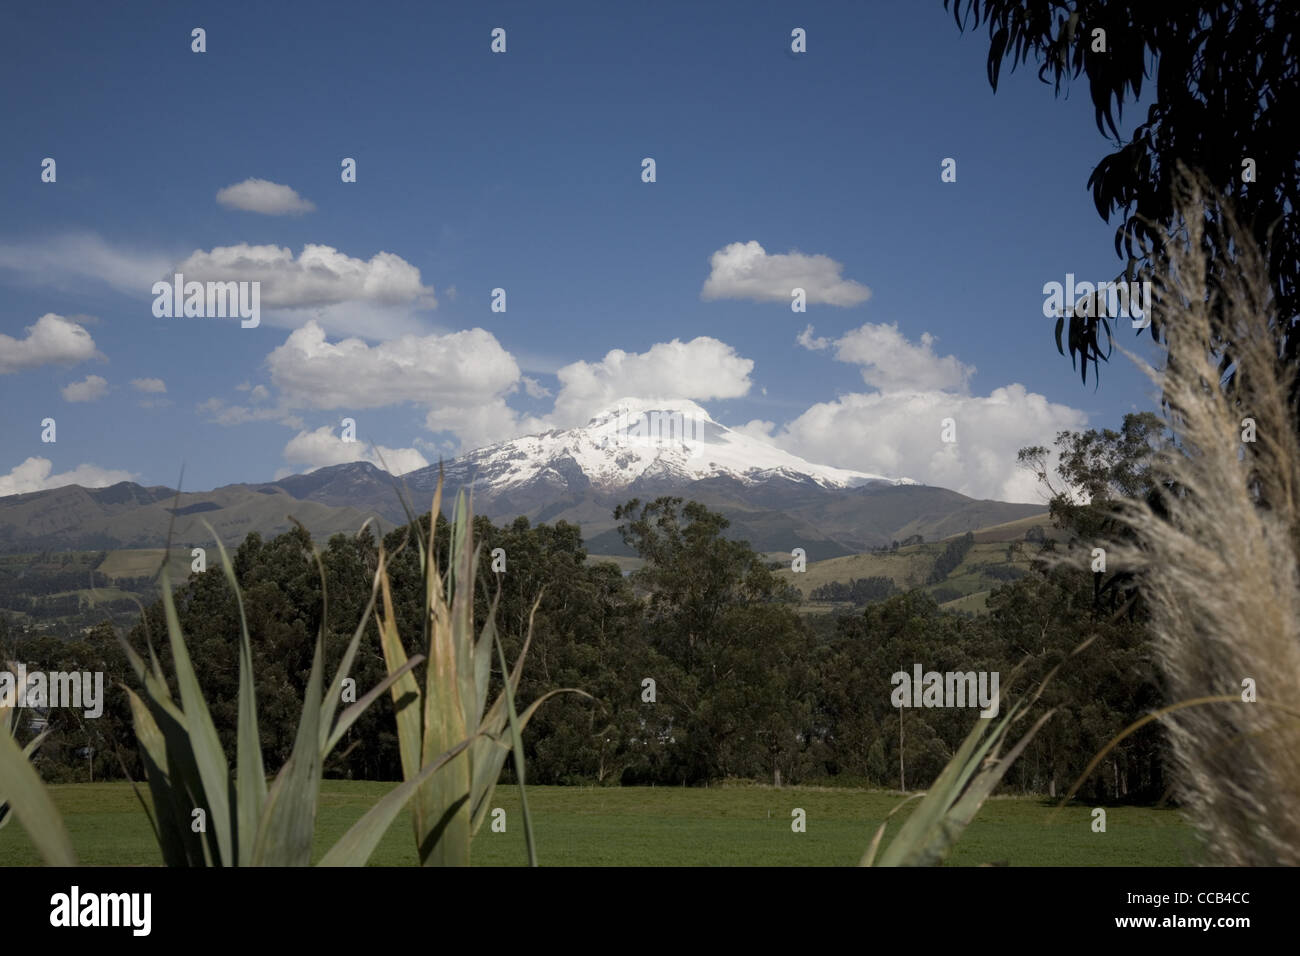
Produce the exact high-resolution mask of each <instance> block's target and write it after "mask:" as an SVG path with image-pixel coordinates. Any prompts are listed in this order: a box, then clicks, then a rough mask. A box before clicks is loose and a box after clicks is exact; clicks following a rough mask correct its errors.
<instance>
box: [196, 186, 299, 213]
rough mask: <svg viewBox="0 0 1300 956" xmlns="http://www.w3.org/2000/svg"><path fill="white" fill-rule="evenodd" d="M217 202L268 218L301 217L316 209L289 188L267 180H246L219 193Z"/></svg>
mask: <svg viewBox="0 0 1300 956" xmlns="http://www.w3.org/2000/svg"><path fill="white" fill-rule="evenodd" d="M217 202H219V203H221V205H223V206H228V207H230V208H231V209H243V210H245V211H247V212H260V213H262V214H263V215H267V216H284V215H301V214H302V213H305V212H311V211H312V210H314V209H315V208H316V207H315V205H313V204H312V203H311V202H309V201H308V200H306V199H303V198H302V197H301V196H299V195H298V193H297V192H296V191H295V190H294V189H293V188H292V187H289V186H284V185H281V184H280V183H273V182H270V181H269V180H266V179H245V180H244V181H243V182H242V183H235V184H234V185H233V186H227V187H226V188H225V189H222V190H219V191H218V192H217Z"/></svg>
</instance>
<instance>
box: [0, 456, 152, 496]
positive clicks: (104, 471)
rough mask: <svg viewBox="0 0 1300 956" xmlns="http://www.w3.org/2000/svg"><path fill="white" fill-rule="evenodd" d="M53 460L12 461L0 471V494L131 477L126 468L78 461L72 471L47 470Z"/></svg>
mask: <svg viewBox="0 0 1300 956" xmlns="http://www.w3.org/2000/svg"><path fill="white" fill-rule="evenodd" d="M53 470H54V463H53V462H51V461H50V460H49V459H48V458H28V459H27V460H26V461H24V462H23V463H22V464H21V465H16V466H15V467H14V468H13V470H12V471H10V472H9V474H7V475H0V496H4V495H23V494H27V493H28V492H31V491H44V490H45V489H47V488H62V487H63V486H64V485H81V486H82V487H84V488H105V487H107V486H109V485H115V484H117V483H118V482H119V481H134V480H135V475H134V474H132V473H131V472H129V471H118V470H115V469H111V468H100V467H99V466H98V465H78V466H77V467H76V468H74V469H72V471H65V472H61V473H60V474H57V475H55V474H51V472H52V471H53Z"/></svg>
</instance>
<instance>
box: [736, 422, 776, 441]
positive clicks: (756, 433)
mask: <svg viewBox="0 0 1300 956" xmlns="http://www.w3.org/2000/svg"><path fill="white" fill-rule="evenodd" d="M731 430H732V431H733V432H737V433H739V434H741V435H748V436H749V437H750V438H757V439H758V440H759V441H762V442H767V443H768V444H769V445H770V444H772V433H773V432H774V431H776V422H769V421H766V420H764V419H761V418H755V419H753V420H752V421H748V422H745V424H743V425H737V426H735V427H734V428H732V429H731Z"/></svg>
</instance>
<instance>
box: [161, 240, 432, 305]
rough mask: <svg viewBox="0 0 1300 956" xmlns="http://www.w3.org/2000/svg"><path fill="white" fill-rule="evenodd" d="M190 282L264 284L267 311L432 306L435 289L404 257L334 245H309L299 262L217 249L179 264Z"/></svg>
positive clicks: (260, 250) (261, 252) (284, 254)
mask: <svg viewBox="0 0 1300 956" xmlns="http://www.w3.org/2000/svg"><path fill="white" fill-rule="evenodd" d="M174 271H176V272H180V273H183V274H184V276H185V280H186V281H187V282H190V281H195V282H209V281H211V282H223V281H249V282H260V283H261V305H262V307H263V308H283V309H302V308H312V307H327V306H333V305H338V304H339V303H343V302H367V303H374V304H378V305H389V306H392V305H399V304H402V305H415V306H418V307H420V308H434V307H435V306H436V305H437V301H436V300H435V299H434V295H433V289H432V287H429V286H425V285H423V284H422V283H421V281H420V270H419V269H417V268H416V267H415V266H413V265H411V264H410V263H409V262H407V261H406V260H405V259H403V258H402V257H401V256H397V255H394V254H393V253H391V252H379V253H376V254H375V255H373V256H371V257H370V259H369V260H365V259H355V258H353V257H352V256H349V255H346V254H344V253H342V252H339V251H338V250H337V249H335V248H333V247H332V246H322V245H315V244H311V243H308V244H307V245H305V246H304V247H303V250H302V253H301V254H300V255H299V256H298V257H297V258H296V259H295V258H294V255H293V251H292V250H291V249H289V248H288V247H287V246H285V247H281V246H250V245H249V244H248V243H240V244H239V245H237V246H215V247H214V248H212V249H211V250H210V251H207V252H205V251H203V250H202V249H198V250H195V251H194V252H193V253H192V254H190V256H189V257H188V258H186V259H184V260H183V261H181V262H179V263H177V264H176V266H175V269H174Z"/></svg>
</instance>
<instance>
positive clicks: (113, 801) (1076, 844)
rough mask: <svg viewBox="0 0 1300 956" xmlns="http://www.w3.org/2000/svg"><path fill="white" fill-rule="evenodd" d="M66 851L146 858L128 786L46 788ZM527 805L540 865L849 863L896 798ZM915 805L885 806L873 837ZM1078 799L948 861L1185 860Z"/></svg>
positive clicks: (1144, 818)
mask: <svg viewBox="0 0 1300 956" xmlns="http://www.w3.org/2000/svg"><path fill="white" fill-rule="evenodd" d="M391 786H392V785H391V784H386V783H370V782H360V781H340V780H330V781H326V782H325V785H324V790H323V793H322V795H321V807H320V815H319V818H318V820H317V827H316V834H317V845H316V856H317V857H319V856H320V855H321V854H322V853H323V852H324V850H325V849H327V848H328V846H329V845H330V844H332V843H333V841H334V840H336V839H337V838H338V837H339V836H340V835H341V834H342V833H343V832H344V830H345V829H346V828H347V827H348V826H350V825H351V824H352V823H353V822H354V821H355V820H357V819H358V818H360V816H361V814H362V813H364V812H365V810H366V809H367V808H369V807H370V806H371V805H372V804H373V803H374V802H375V801H376V800H377V799H379V797H380V796H381V795H382V794H383V793H385V792H387V790H388V789H389V788H390V787H391ZM50 790H51V792H52V793H53V796H54V800H55V802H56V803H57V804H58V807H59V810H60V811H61V812H62V814H63V817H64V820H65V821H66V823H67V826H68V830H69V833H70V835H71V837H72V843H73V846H74V847H75V848H76V851H77V855H78V858H79V859H80V861H81V862H82V863H84V864H88V865H112V866H129V865H146V866H148V865H158V864H160V863H161V862H162V860H161V857H160V856H159V854H158V850H157V847H156V845H155V843H154V840H153V836H152V833H151V831H150V828H149V823H148V821H147V819H146V818H145V816H144V813H143V811H142V810H141V809H140V806H139V804H138V803H137V802H136V798H135V796H134V794H133V793H132V792H131V787H130V785H129V784H124V783H102V784H100V783H96V784H63V785H55V786H51V787H50ZM528 800H529V807H530V809H531V810H532V814H533V820H534V824H535V828H536V833H537V846H538V856H539V858H540V860H541V862H542V864H543V865H548V864H549V865H559V866H672V865H687V866H720V865H721V866H774V865H775V866H850V865H853V864H855V863H856V862H857V861H858V859H859V858H860V857H861V855H862V852H863V850H864V849H865V848H866V846H867V844H868V842H869V841H870V839H871V834H872V833H873V832H874V831H875V828H876V827H877V826H878V825H879V823H880V821H881V820H883V819H884V817H885V815H886V814H887V813H888V812H889V811H890V810H891V809H893V808H894V806H896V805H897V803H898V802H899V800H900V797H899V796H898V795H897V794H891V793H885V792H880V791H868V790H845V789H815V788H799V787H786V788H784V789H781V790H776V789H773V788H770V787H759V786H751V787H713V788H708V789H699V788H682V787H659V788H648V787H624V788H578V787H530V788H529V791H528ZM916 802H917V801H913V802H912V803H911V804H909V806H908V809H905V810H903V811H901V812H900V813H899V814H897V815H896V816H895V817H894V819H893V821H891V824H890V830H889V834H887V835H886V840H888V839H889V836H890V835H892V834H893V832H894V830H895V827H896V826H897V824H898V822H899V821H901V819H903V818H904V817H905V816H906V814H907V813H908V812H910V809H911V808H912V807H915V805H916ZM493 805H494V806H498V807H501V808H503V809H504V810H505V811H506V832H505V833H493V832H491V831H490V829H489V824H487V823H485V824H484V827H483V829H482V830H481V831H480V832H479V835H478V837H476V838H475V841H474V861H475V863H477V864H480V865H489V866H491V865H498V866H499V865H517V864H521V863H523V862H525V861H526V854H525V849H524V834H523V826H522V819H521V817H520V815H519V809H518V808H519V791H518V790H517V789H516V788H514V787H511V786H503V787H499V788H498V789H497V791H496V795H495V796H494V798H493ZM796 807H798V808H802V809H803V810H804V811H806V813H807V832H805V833H794V832H792V831H791V828H790V824H791V810H792V809H794V808H796ZM1090 810H1091V808H1088V807H1081V806H1076V807H1070V808H1067V809H1066V810H1064V811H1062V812H1061V814H1060V815H1059V817H1056V818H1054V819H1053V818H1052V812H1053V807H1052V806H1050V805H1049V804H1047V803H1045V802H1044V801H1042V800H1038V799H1027V798H1018V797H1005V798H994V799H992V800H990V801H989V802H988V803H987V804H986V805H985V806H984V808H983V809H982V810H980V813H979V815H978V816H977V817H976V818H975V822H974V823H972V824H971V826H970V827H969V829H968V830H967V832H966V833H965V835H964V836H963V837H962V839H961V841H960V842H959V843H958V845H957V850H956V852H955V854H954V856H953V858H952V861H951V862H952V863H954V864H958V865H977V864H982V863H1006V864H1010V865H1013V866H1070V865H1074V866H1097V865H1110V866H1179V865H1188V864H1191V863H1193V862H1194V861H1195V841H1194V838H1193V836H1192V832H1191V830H1190V828H1188V826H1187V825H1186V824H1185V823H1184V822H1183V821H1182V819H1181V817H1180V816H1179V815H1178V813H1177V812H1176V811H1174V810H1169V809H1160V810H1154V809H1148V808H1137V807H1111V808H1108V809H1107V821H1106V822H1107V827H1106V832H1105V833H1094V832H1092V828H1091V812H1090ZM410 826H411V825H410V821H409V819H408V818H407V817H406V816H403V817H401V818H399V819H398V820H397V822H396V823H394V825H393V827H392V828H391V829H390V830H389V832H388V833H387V835H386V836H385V837H384V840H383V842H382V843H381V844H380V845H379V848H378V849H377V850H376V851H375V855H374V856H373V857H372V858H371V863H372V864H379V865H390V866H391V865H396V866H404V865H411V864H414V863H415V849H414V842H413V839H412V836H411V829H410ZM39 862H40V860H39V858H38V857H37V856H36V854H35V852H34V851H33V850H32V848H31V845H30V843H29V842H28V840H27V836H26V834H25V833H24V832H23V830H22V827H21V826H20V825H19V824H17V822H11V823H10V825H9V826H6V827H5V828H4V829H3V830H0V866H13V865H31V864H36V863H39Z"/></svg>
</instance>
